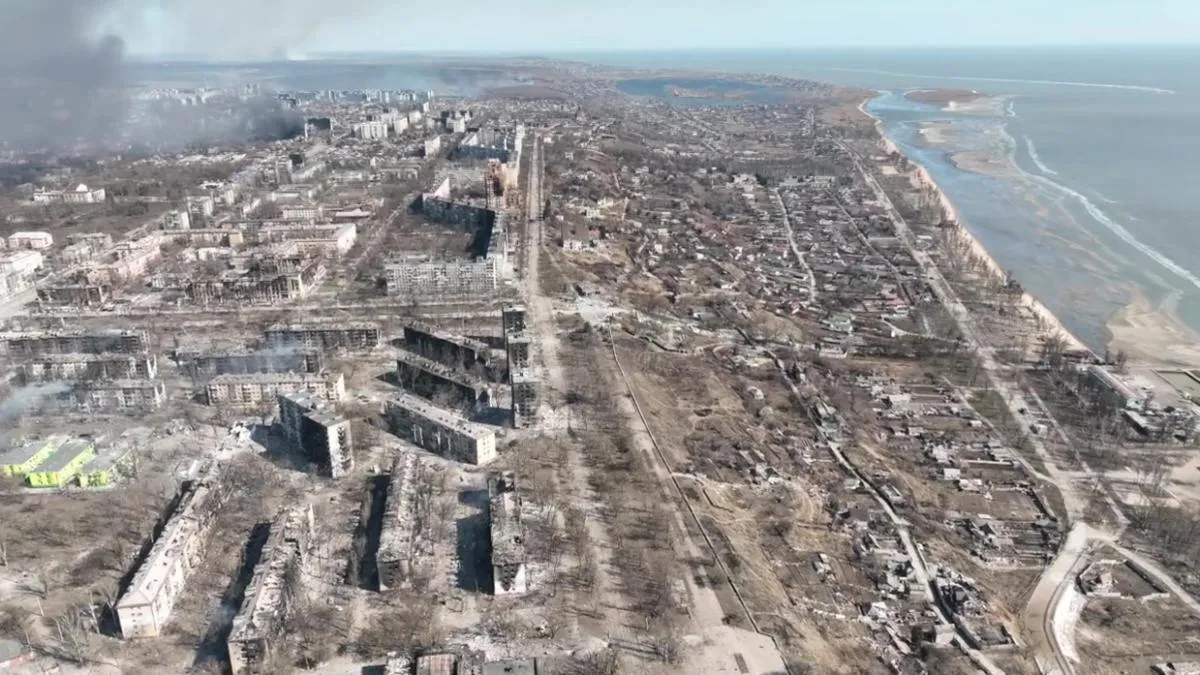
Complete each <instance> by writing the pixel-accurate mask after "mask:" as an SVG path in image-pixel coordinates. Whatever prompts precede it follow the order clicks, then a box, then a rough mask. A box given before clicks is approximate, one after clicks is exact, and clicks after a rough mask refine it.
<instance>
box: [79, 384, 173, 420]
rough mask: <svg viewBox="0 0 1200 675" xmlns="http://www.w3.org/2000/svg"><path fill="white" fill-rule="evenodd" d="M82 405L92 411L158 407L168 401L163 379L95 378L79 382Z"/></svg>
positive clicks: (154, 408) (81, 406)
mask: <svg viewBox="0 0 1200 675" xmlns="http://www.w3.org/2000/svg"><path fill="white" fill-rule="evenodd" d="M75 397H76V400H77V401H78V402H79V407H80V408H82V409H84V410H88V411H95V412H100V411H124V410H157V409H159V408H161V407H162V405H163V404H164V403H166V402H167V386H166V385H165V384H163V383H162V382H161V381H159V380H108V381H105V380H94V381H85V382H81V383H80V384H78V385H76V387H75Z"/></svg>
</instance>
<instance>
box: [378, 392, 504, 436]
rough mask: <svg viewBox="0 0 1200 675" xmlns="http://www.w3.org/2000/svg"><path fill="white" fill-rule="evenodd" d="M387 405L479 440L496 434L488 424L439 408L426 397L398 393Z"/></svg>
mask: <svg viewBox="0 0 1200 675" xmlns="http://www.w3.org/2000/svg"><path fill="white" fill-rule="evenodd" d="M387 405H389V406H395V407H398V408H402V409H404V410H406V411H408V412H409V413H411V414H414V415H417V416H420V417H423V418H425V419H427V420H429V421H431V422H433V423H435V424H438V425H441V426H443V427H446V428H449V429H454V430H456V431H458V432H460V433H463V434H466V435H467V436H470V437H471V438H474V439H475V440H477V441H478V440H481V439H484V438H487V437H489V436H493V435H494V434H495V432H493V431H492V430H491V428H489V427H487V426H484V425H482V424H476V423H474V422H472V421H470V420H468V419H467V418H465V417H463V416H461V415H458V414H456V413H453V412H450V411H449V410H445V409H443V408H439V407H437V406H435V405H433V404H432V403H430V402H428V401H426V400H425V399H423V398H418V397H417V396H413V395H412V394H398V395H396V396H393V397H392V398H391V400H389V401H388V402H387Z"/></svg>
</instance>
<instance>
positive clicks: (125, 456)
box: [79, 448, 129, 487]
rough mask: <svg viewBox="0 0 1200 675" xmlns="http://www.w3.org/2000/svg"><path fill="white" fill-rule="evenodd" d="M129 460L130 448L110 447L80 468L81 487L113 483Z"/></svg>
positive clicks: (104, 485) (103, 485)
mask: <svg viewBox="0 0 1200 675" xmlns="http://www.w3.org/2000/svg"><path fill="white" fill-rule="evenodd" d="M128 461H129V450H128V448H120V449H118V448H109V449H108V450H105V451H104V452H101V453H100V455H99V456H97V457H96V458H95V459H93V460H92V461H90V462H88V463H87V464H86V465H84V467H83V468H82V469H80V470H79V485H80V486H81V487H107V486H109V485H112V484H113V482H115V481H116V480H117V477H118V474H119V473H120V472H121V470H122V469H124V468H125V466H126V464H128Z"/></svg>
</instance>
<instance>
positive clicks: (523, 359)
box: [501, 305, 539, 428]
mask: <svg viewBox="0 0 1200 675" xmlns="http://www.w3.org/2000/svg"><path fill="white" fill-rule="evenodd" d="M501 325H502V327H503V330H504V353H505V356H506V358H507V360H508V385H509V387H510V388H511V390H512V425H513V426H514V427H516V428H521V427H525V426H528V425H529V424H531V423H532V422H533V420H534V419H535V418H536V417H537V409H538V405H539V397H538V391H539V387H538V380H537V377H536V376H535V375H534V373H533V370H532V368H531V367H530V356H531V353H532V346H533V339H532V338H531V337H530V336H529V334H528V333H527V332H526V328H525V308H524V307H523V306H520V305H513V306H510V307H506V308H505V309H504V310H503V312H502V313H501Z"/></svg>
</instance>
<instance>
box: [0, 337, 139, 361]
mask: <svg viewBox="0 0 1200 675" xmlns="http://www.w3.org/2000/svg"><path fill="white" fill-rule="evenodd" d="M0 343H3V344H4V346H5V348H6V350H7V352H8V356H9V357H10V358H13V359H18V358H19V359H26V358H32V357H37V356H42V355H45V354H105V353H109V352H111V353H117V354H144V353H146V352H149V351H152V349H151V346H150V336H149V335H148V334H147V333H146V332H145V331H135V330H80V331H53V332H50V331H47V332H26V333H8V334H5V335H3V336H0Z"/></svg>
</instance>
